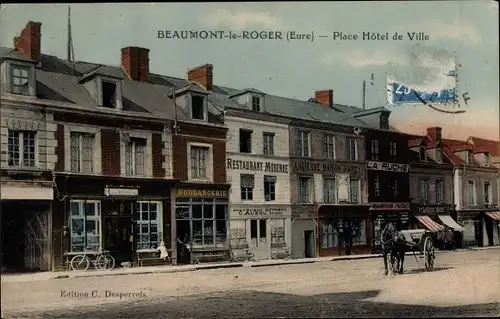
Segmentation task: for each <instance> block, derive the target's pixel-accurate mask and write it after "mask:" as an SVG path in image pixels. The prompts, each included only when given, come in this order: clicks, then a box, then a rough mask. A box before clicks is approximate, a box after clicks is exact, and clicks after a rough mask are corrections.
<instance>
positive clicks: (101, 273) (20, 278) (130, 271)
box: [1, 246, 500, 282]
mask: <svg viewBox="0 0 500 319" xmlns="http://www.w3.org/2000/svg"><path fill="white" fill-rule="evenodd" d="M491 249H493V250H496V249H498V250H500V246H492V247H475V248H470V249H456V250H443V251H440V250H438V251H436V252H437V253H453V252H455V253H456V252H463V251H477V250H491ZM406 255H413V253H411V252H408V253H406ZM380 257H382V255H381V254H361V255H349V256H335V257H316V258H298V259H289V260H283V259H281V260H259V261H249V262H219V263H203V264H196V265H179V266H170V265H167V266H165V265H162V266H146V267H133V268H116V269H112V270H87V271H82V272H78V271H76V272H75V271H58V272H39V273H28V274H6V275H4V274H2V278H1V281H2V282H24V281H37V280H50V279H67V278H81V277H106V276H123V275H139V274H142V275H144V274H161V273H178V272H189V271H197V270H207V269H218V268H237V267H271V266H281V265H293V264H310V263H318V262H330V261H345V260H361V259H371V258H380Z"/></svg>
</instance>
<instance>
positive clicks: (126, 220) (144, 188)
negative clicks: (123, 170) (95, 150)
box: [53, 174, 171, 268]
mask: <svg viewBox="0 0 500 319" xmlns="http://www.w3.org/2000/svg"><path fill="white" fill-rule="evenodd" d="M56 184H57V189H58V192H57V198H56V200H54V205H53V206H54V209H55V216H54V232H55V233H57V234H58V236H56V237H55V238H54V250H55V251H56V254H55V255H56V259H57V262H56V265H58V266H60V267H63V268H65V267H66V263H67V261H68V260H69V259H70V258H71V257H72V256H74V255H76V254H79V253H81V252H83V251H86V252H87V253H90V254H97V253H99V251H100V250H101V249H104V250H109V251H110V252H111V254H112V255H113V257H114V258H115V260H116V266H118V267H119V266H120V264H121V263H123V262H134V261H136V258H137V256H138V253H139V252H144V251H155V252H156V251H157V248H158V246H159V245H160V243H161V242H164V243H165V245H166V247H167V249H169V250H170V251H171V249H170V248H171V247H170V245H169V243H170V242H171V240H170V198H171V194H170V192H171V183H170V182H169V181H167V180H153V179H149V180H146V179H135V178H130V179H124V178H106V177H102V176H78V175H73V174H68V175H66V174H61V175H57V176H56Z"/></svg>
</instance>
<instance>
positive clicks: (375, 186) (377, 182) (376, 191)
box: [373, 175, 380, 197]
mask: <svg viewBox="0 0 500 319" xmlns="http://www.w3.org/2000/svg"><path fill="white" fill-rule="evenodd" d="M373 196H375V197H380V176H379V175H375V176H373Z"/></svg>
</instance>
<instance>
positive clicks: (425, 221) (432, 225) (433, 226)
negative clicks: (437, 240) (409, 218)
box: [415, 216, 444, 233]
mask: <svg viewBox="0 0 500 319" xmlns="http://www.w3.org/2000/svg"><path fill="white" fill-rule="evenodd" d="M415 217H416V218H417V219H418V221H419V222H420V223H422V225H424V226H425V228H427V229H428V230H430V231H431V232H434V233H437V232H439V231H443V230H444V226H443V225H439V224H438V223H436V222H435V221H433V220H432V219H431V218H430V217H429V216H415Z"/></svg>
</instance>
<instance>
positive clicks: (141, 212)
mask: <svg viewBox="0 0 500 319" xmlns="http://www.w3.org/2000/svg"><path fill="white" fill-rule="evenodd" d="M161 213H162V210H161V202H144V201H138V202H137V209H136V236H137V249H154V248H157V247H158V245H159V243H160V242H161V241H162V240H163V238H162V236H161V234H162V229H161V223H160V218H161V217H160V216H161Z"/></svg>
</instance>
